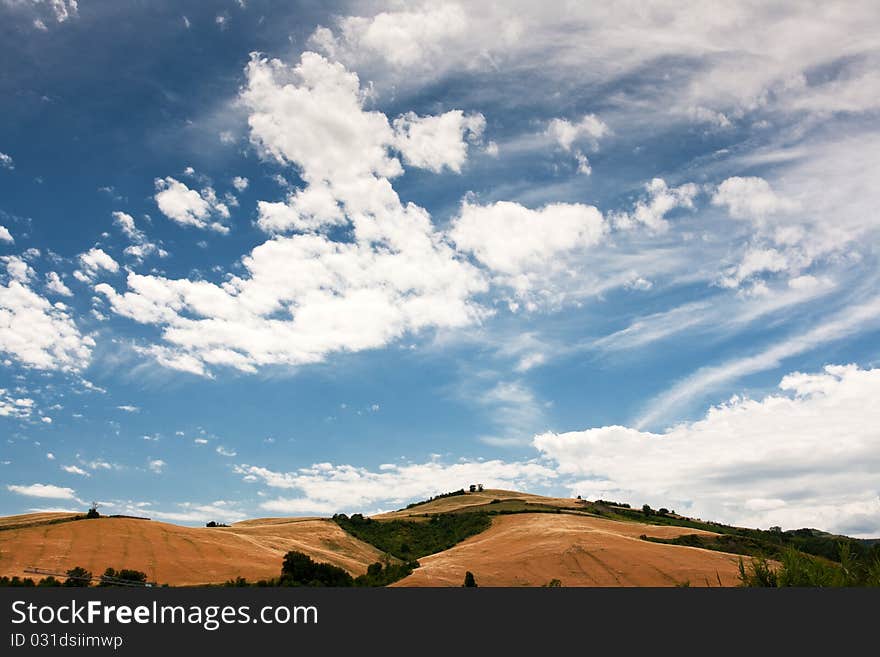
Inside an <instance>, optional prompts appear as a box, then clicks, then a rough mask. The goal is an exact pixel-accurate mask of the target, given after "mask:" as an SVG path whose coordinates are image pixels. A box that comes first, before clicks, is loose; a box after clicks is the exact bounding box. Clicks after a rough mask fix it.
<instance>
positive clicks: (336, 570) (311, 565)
mask: <svg viewBox="0 0 880 657" xmlns="http://www.w3.org/2000/svg"><path fill="white" fill-rule="evenodd" d="M418 567H419V562H418V561H411V562H407V563H392V562H391V559H390V558H386V559H385V562H384V563H380V562H378V561H377V562H376V563H374V564H370V566H369V568H367V572H366V573H365V574H363V575H359V576H358V577H352V576H351V575H350V574H349V573H348V572H347V571H345V570H344V569H342V568H340V567H339V566H334V565H332V564H329V563H320V562H317V561H314V560H313V559H312V558H311V557H310V556H309V555H307V554H303V553H302V552H296V551H291V552H288V553H287V554H286V555H284V562H283V564H282V565H281V576H280V577H277V578H273V579H261V580H259V581H256V582H253V583H251V582H248V581H247V580H246V579H245V578H244V577H236V578H235V579H230V580H228V581H227V582H226V583H225V584H224V586H228V587H243V586H260V587H263V586H332V587H336V588H340V587H342V588H346V587H350V586H363V587H367V586H388V585H389V584H392V583H393V582H396V581H397V580H399V579H403V578H404V577H406V576H407V575H409V574H410V573H412V571H413V569H415V568H418Z"/></svg>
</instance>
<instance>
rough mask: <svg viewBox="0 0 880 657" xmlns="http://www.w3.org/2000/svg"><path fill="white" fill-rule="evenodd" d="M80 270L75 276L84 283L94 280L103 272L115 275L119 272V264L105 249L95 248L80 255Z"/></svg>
mask: <svg viewBox="0 0 880 657" xmlns="http://www.w3.org/2000/svg"><path fill="white" fill-rule="evenodd" d="M79 264H80V269H77V270H76V271H75V272H74V273H73V275H74V277H75V278H76V279H77V280H80V281H82V282H84V283H87V282H90V281H92V280H94V278H95V277H96V276H97V275H98V274H99V273H100V272H101V271H108V272H110V273H112V274H115V273H116V272H118V271H119V263H118V262H116V261H115V260H114V259H113V257H112V256H111V255H110V254H109V253H107V252H105V251H104V250H103V249H99V248H98V247H93V248H91V249H89V250H88V251H86V252H85V253H81V254H80V255H79Z"/></svg>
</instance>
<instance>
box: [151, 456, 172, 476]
mask: <svg viewBox="0 0 880 657" xmlns="http://www.w3.org/2000/svg"><path fill="white" fill-rule="evenodd" d="M166 465H168V464H167V463H166V462H165V461H163V460H162V459H153V460H151V461H149V462H148V463H147V467H149V468H150V470H152V471H153V472H155V473H156V474H161V473H162V471H163V470H164V469H165V466H166Z"/></svg>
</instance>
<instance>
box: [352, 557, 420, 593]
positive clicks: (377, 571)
mask: <svg viewBox="0 0 880 657" xmlns="http://www.w3.org/2000/svg"><path fill="white" fill-rule="evenodd" d="M418 567H419V562H418V561H410V562H408V563H400V564H392V563H391V561H390V560H389V559H386V560H385V563H384V564H383V563H381V562H379V561H377V562H376V563H373V564H370V566H369V567H368V568H367V572H366V574H365V575H359V576H358V577H356V578H355V580H354V585H355V586H388V585H389V584H393V583H394V582H396V581H397V580H400V579H403V578H404V577H407V576H408V575H410V574H412V571H413V570H415V569H416V568H418Z"/></svg>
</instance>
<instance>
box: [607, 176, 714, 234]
mask: <svg viewBox="0 0 880 657" xmlns="http://www.w3.org/2000/svg"><path fill="white" fill-rule="evenodd" d="M699 191H700V188H699V187H698V186H697V185H695V184H694V183H686V184H684V185H681V186H679V187H669V185H667V184H666V181H665V180H663V179H662V178H654V179H653V180H651V182H649V183H646V184H645V192H646V197H645V198H642V199H639V200H638V201H637V202H636V204H635V207H634V208H633V210H632V211H631V212H618V213H614V214H613V215H611V220H612V221H613V223H614V225H615V226H616V227H618V228H620V229H623V230H629V229H632V228H635V227H637V226H639V225H641V226H644V227H646V228H647V229H648V230H650V231H653V232H657V233H661V232H664V231H666V230H668V229H669V222H668V221H667V220H666V215H667V214H668V213H670V212H671V211H672V210H675V209H676V208H687V209H693V207H694V197H696V195H697V194H698V193H699Z"/></svg>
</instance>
